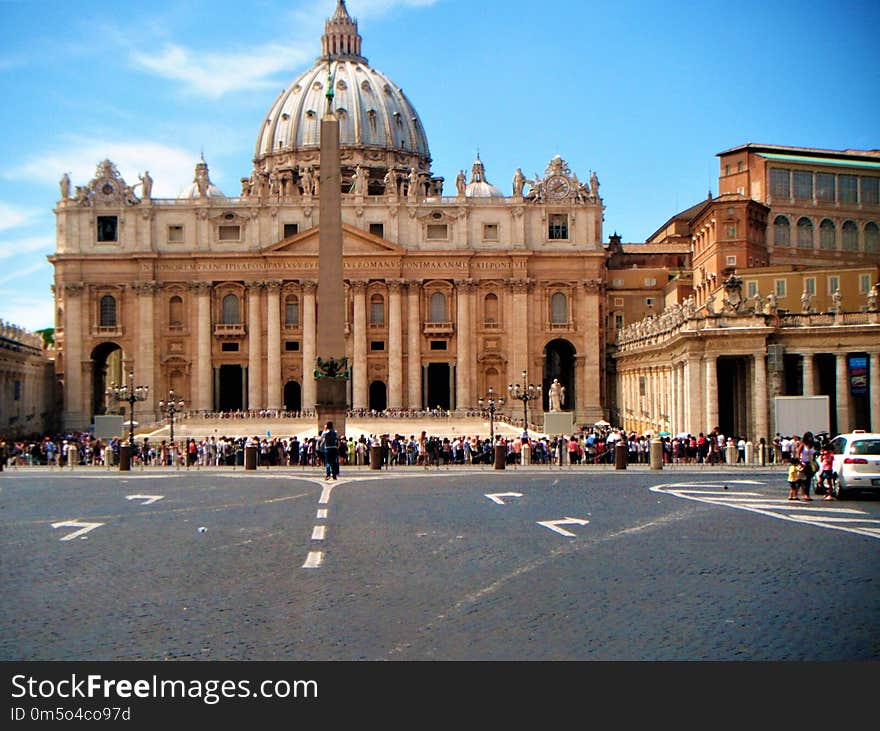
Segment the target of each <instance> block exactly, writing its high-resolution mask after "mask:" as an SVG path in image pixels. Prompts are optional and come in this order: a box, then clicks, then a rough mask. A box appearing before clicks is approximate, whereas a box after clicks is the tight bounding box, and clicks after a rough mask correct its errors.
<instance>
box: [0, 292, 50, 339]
mask: <svg viewBox="0 0 880 731" xmlns="http://www.w3.org/2000/svg"><path fill="white" fill-rule="evenodd" d="M0 302H2V312H0V319H3V320H5V321H6V322H9V323H12V324H13V325H17V326H18V327H23V328H24V329H25V330H30V331H31V332H33V331H34V330H42V329H43V328H46V327H54V325H55V303H54V302H53V300H52V295H51V294H50V293H49V292H48V291H47V292H46V295H45V296H43V297H35V296H33V295H32V294H25V293H22V292H10V291H6V290H0Z"/></svg>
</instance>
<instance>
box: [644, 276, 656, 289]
mask: <svg viewBox="0 0 880 731" xmlns="http://www.w3.org/2000/svg"><path fill="white" fill-rule="evenodd" d="M645 286H646V287H656V286H657V279H656V277H645Z"/></svg>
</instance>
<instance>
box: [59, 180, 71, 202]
mask: <svg viewBox="0 0 880 731" xmlns="http://www.w3.org/2000/svg"><path fill="white" fill-rule="evenodd" d="M60 185H61V200H63V201H66V200H67V199H68V198H70V176H69V175H68V174H67V173H64V175H62V176H61V183H60Z"/></svg>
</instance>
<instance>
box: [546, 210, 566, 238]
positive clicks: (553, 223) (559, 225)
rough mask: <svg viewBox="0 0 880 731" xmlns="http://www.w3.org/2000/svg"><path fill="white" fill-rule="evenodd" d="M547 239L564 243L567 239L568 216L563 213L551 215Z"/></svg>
mask: <svg viewBox="0 0 880 731" xmlns="http://www.w3.org/2000/svg"><path fill="white" fill-rule="evenodd" d="M547 238H549V239H550V240H551V241H564V240H565V239H567V238H568V216H567V215H566V214H565V213H551V214H550V224H549V230H548V232H547Z"/></svg>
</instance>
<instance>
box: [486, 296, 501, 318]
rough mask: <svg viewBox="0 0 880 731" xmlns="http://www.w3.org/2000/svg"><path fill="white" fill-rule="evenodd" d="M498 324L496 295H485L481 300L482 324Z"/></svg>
mask: <svg viewBox="0 0 880 731" xmlns="http://www.w3.org/2000/svg"><path fill="white" fill-rule="evenodd" d="M498 322H499V320H498V295H496V294H487V295H486V296H485V297H484V298H483V323H484V324H485V325H497V324H498Z"/></svg>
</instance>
